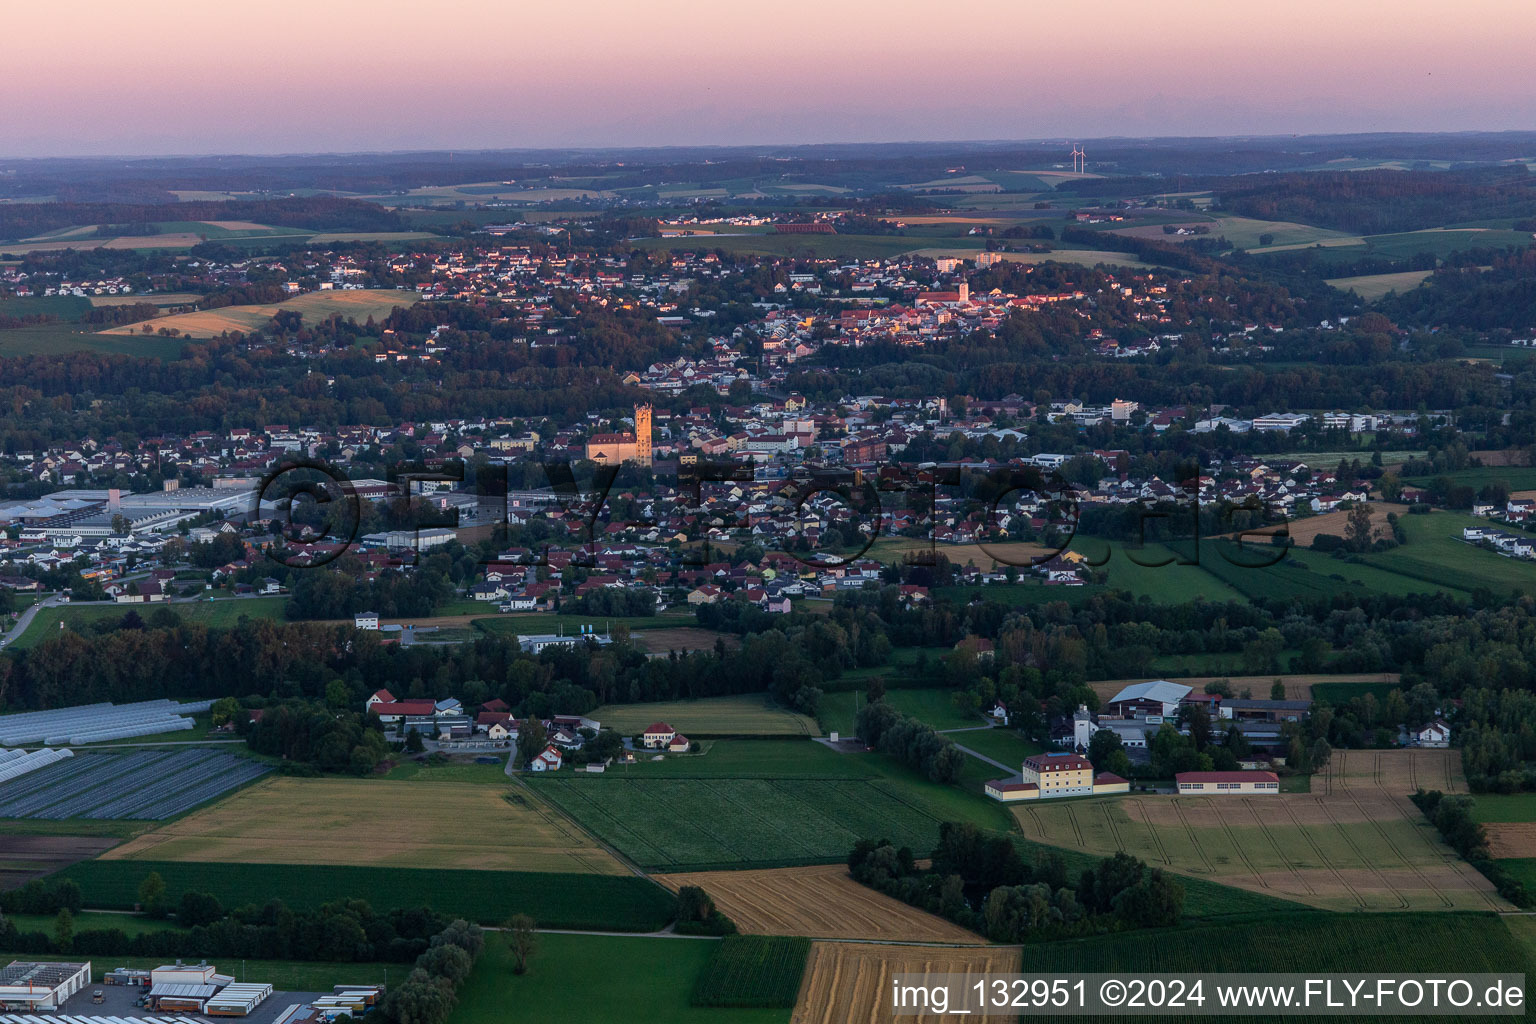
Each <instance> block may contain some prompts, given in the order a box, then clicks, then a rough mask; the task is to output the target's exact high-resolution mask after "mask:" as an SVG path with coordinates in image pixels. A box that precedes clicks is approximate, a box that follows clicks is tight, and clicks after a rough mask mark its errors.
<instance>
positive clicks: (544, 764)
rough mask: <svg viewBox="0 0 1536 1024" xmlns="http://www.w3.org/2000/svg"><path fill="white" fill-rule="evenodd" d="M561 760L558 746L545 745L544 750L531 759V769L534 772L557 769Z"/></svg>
mask: <svg viewBox="0 0 1536 1024" xmlns="http://www.w3.org/2000/svg"><path fill="white" fill-rule="evenodd" d="M562 760H563V758H562V757H561V754H560V748H559V747H556V746H553V745H551V746H548V747H545V748H544V752H543V753H542V754H540V755H539V756H538V757H535V758H534V759H533V770H534V771H536V772H555V771H559V770H560V763H561V761H562Z"/></svg>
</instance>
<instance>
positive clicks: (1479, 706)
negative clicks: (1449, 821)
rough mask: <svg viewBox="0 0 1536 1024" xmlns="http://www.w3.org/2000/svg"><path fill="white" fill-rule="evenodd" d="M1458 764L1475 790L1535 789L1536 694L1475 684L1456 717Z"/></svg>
mask: <svg viewBox="0 0 1536 1024" xmlns="http://www.w3.org/2000/svg"><path fill="white" fill-rule="evenodd" d="M1456 729H1457V732H1458V734H1459V738H1458V742H1459V743H1460V744H1461V764H1462V769H1463V770H1464V771H1465V772H1466V775H1467V784H1468V785H1469V786H1471V787H1472V789H1473V790H1475V791H1488V792H1494V793H1512V792H1515V791H1517V790H1536V693H1533V692H1531V691H1530V690H1528V689H1519V690H1517V689H1512V688H1506V689H1493V688H1492V687H1487V686H1479V687H1475V688H1472V689H1468V690H1465V691H1463V693H1462V706H1461V713H1460V714H1459V715H1457V717H1456Z"/></svg>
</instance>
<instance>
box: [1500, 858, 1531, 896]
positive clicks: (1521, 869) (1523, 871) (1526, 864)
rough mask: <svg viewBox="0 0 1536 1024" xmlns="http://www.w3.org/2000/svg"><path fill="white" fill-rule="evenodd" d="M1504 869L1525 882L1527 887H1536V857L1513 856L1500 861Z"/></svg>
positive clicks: (1517, 879) (1516, 878)
mask: <svg viewBox="0 0 1536 1024" xmlns="http://www.w3.org/2000/svg"><path fill="white" fill-rule="evenodd" d="M1498 863H1499V864H1501V865H1503V867H1504V870H1505V871H1508V872H1509V873H1510V874H1511V875H1513V876H1514V877H1515V880H1516V881H1519V882H1524V883H1525V887H1526V888H1527V889H1536V857H1511V858H1509V859H1507V860H1501V861H1499V862H1498Z"/></svg>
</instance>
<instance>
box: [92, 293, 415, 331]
mask: <svg viewBox="0 0 1536 1024" xmlns="http://www.w3.org/2000/svg"><path fill="white" fill-rule="evenodd" d="M417 301H419V300H418V296H417V294H416V293H415V292H410V291H393V290H388V289H372V290H362V291H328V292H308V293H306V294H304V295H295V296H294V297H293V298H291V299H284V300H283V301H282V302H276V303H273V304H271V305H262V306H225V307H223V308H221V309H208V310H199V311H198V312H195V313H177V314H175V315H173V316H164V317H157V318H155V319H154V320H145V321H141V322H139V323H136V324H127V325H125V326H122V327H114V328H112V329H110V330H107V331H103V332H102V333H103V334H108V335H132V334H138V333H140V332H142V331H143V329H144V326H145V325H146V324H147V325H148V326H149V327H151V328H152V329H153V330H155V331H158V330H160V329H161V328H169V329H171V330H173V331H176V332H178V333H180V334H190V335H192V337H194V338H212V337H216V336H218V335H220V334H223V333H225V332H226V331H242V332H249V331H253V330H258V329H260V328H262V327H265V326H266V324H267V321H269V320H271V319H272V317H274V316H275V315H277V313H279V312H280V311H282V310H291V311H292V312H295V313H300V314H302V315H303V317H304V320H305V322H306V323H315V322H317V321H320V320H324V319H325V318H326V317H328V316H330V315H331V314H333V313H339V314H341V315H342V316H344V317H349V318H351V319H353V320H356V321H358V322H359V323H361V322H363V321H364V320H366V319H368V317H370V316H371V317H373V318H374V319H375V320H381V319H383V318H384V317H386V316H388V315H389V313H390V311H391V310H393V309H394V308H395V307H396V306H400V307H405V308H409V307H411V306H413V305H415V304H416V302H417Z"/></svg>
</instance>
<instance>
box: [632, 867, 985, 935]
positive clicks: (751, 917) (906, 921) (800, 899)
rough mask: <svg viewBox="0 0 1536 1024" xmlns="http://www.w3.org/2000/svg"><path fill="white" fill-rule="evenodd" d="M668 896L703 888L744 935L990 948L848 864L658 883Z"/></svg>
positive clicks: (705, 874)
mask: <svg viewBox="0 0 1536 1024" xmlns="http://www.w3.org/2000/svg"><path fill="white" fill-rule="evenodd" d="M656 880H657V881H658V882H660V883H661V884H662V885H665V886H666V887H667V888H668V889H672V890H674V891H675V890H677V889H680V888H682V887H683V886H685V885H697V886H699V887H700V888H702V889H703V890H704V891H705V892H707V893H709V895H710V896H711V897H712V898H713V899H714V901H715V906H717V907H719V908H720V910H721V912H722V913H724V914H725V916H726V917H729V918H730V919H731V920H732V921H734V922H735V923H736V927H738V928H740V929H741V930H742V931H743V932H747V933H753V934H760V935H805V936H809V937H810V938H813V939H872V940H873V939H895V940H898V941H905V942H958V943H977V944H980V943H981V942H983V939H982V938H981V936H979V935H976V934H974V933H972V932H968V931H966V930H965V929H964V928H961V927H960V926H959V925H957V924H951V923H950V922H948V921H946V920H944V919H943V918H942V917H938V916H935V915H933V914H928V913H924V912H923V911H921V910H918V909H917V908H916V907H910V906H908V905H907V904H905V903H902V902H901V901H900V900H896V899H893V898H891V897H890V896H887V895H885V894H884V893H881V892H876V891H875V890H874V889H871V888H869V887H868V886H865V885H860V884H859V883H858V882H855V881H854V880H853V879H852V878H850V877H849V876H848V869H847V867H845V866H844V865H842V864H818V865H814V866H810V867H800V868H769V869H765V870H758V871H695V872H685V873H683V874H676V875H657V876H656Z"/></svg>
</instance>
